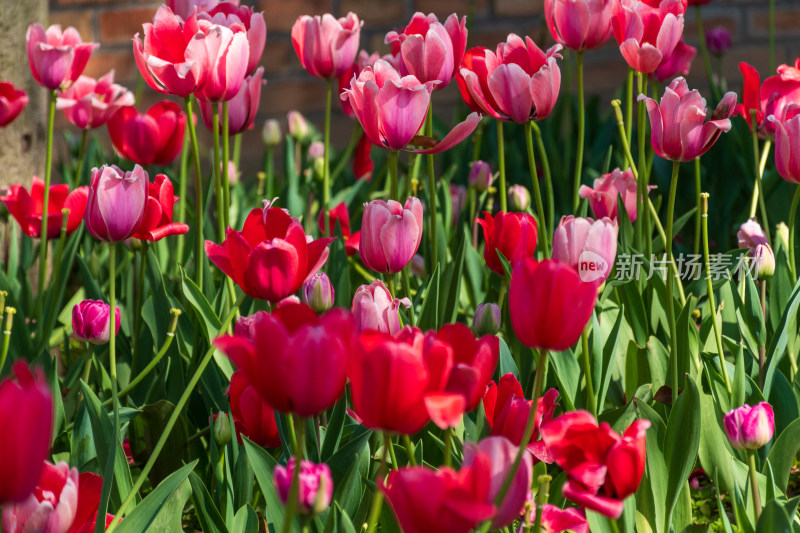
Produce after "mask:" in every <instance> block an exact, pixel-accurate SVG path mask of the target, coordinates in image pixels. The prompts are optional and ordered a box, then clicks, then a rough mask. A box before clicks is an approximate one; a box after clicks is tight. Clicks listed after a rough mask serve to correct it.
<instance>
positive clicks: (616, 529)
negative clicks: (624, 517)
mask: <svg viewBox="0 0 800 533" xmlns="http://www.w3.org/2000/svg"><path fill="white" fill-rule="evenodd" d="M608 526H609V527H610V528H611V533H619V524H617V521H616V520H614V519H613V518H609V519H608Z"/></svg>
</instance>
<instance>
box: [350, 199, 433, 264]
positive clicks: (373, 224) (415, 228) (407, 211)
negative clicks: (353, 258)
mask: <svg viewBox="0 0 800 533" xmlns="http://www.w3.org/2000/svg"><path fill="white" fill-rule="evenodd" d="M421 240H422V204H421V203H420V201H419V200H418V199H417V198H414V197H413V196H409V197H408V199H407V200H406V203H405V205H403V204H401V203H399V202H395V201H394V200H389V201H388V202H384V201H383V200H373V201H371V202H369V203H368V204H366V205H365V206H364V216H363V218H362V220H361V241H360V243H359V250H358V251H359V253H360V254H361V262H362V263H364V266H366V267H367V268H369V269H370V270H373V271H375V272H383V273H388V274H394V273H397V272H400V271H401V270H402V269H403V267H405V266H406V265H407V264H408V262H409V261H411V258H412V257H414V254H415V253H417V250H418V249H419V244H420V241H421Z"/></svg>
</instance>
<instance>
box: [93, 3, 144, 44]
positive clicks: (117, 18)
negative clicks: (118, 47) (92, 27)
mask: <svg viewBox="0 0 800 533" xmlns="http://www.w3.org/2000/svg"><path fill="white" fill-rule="evenodd" d="M153 15H155V10H154V9H152V8H150V7H137V8H128V9H115V10H110V11H103V12H101V13H100V14H99V16H98V25H99V26H100V44H123V43H129V42H131V39H133V36H134V35H135V34H137V33H142V24H144V23H145V22H152V21H153Z"/></svg>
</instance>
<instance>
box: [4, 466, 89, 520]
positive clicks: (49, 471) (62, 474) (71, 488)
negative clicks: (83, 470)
mask: <svg viewBox="0 0 800 533" xmlns="http://www.w3.org/2000/svg"><path fill="white" fill-rule="evenodd" d="M77 510H78V469H77V468H70V467H69V465H68V464H67V463H65V462H63V461H62V462H60V463H58V464H56V465H54V464H52V463H48V462H45V463H44V471H42V476H41V478H39V483H38V485H37V486H36V489H35V490H34V492H33V494H31V495H30V496H28V498H27V499H26V500H24V501H22V502H20V503H17V504H15V505H12V506H10V507H6V508H4V509H3V530H4V531H5V532H6V533H28V532H41V533H64V532H67V531H70V526H71V525H72V522H73V521H74V520H75V514H76V512H77Z"/></svg>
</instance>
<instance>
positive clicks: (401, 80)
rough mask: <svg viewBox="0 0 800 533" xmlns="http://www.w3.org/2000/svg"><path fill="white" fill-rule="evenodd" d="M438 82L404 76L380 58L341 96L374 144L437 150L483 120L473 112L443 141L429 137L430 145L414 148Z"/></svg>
mask: <svg viewBox="0 0 800 533" xmlns="http://www.w3.org/2000/svg"><path fill="white" fill-rule="evenodd" d="M433 86H434V82H427V83H424V84H423V83H421V82H420V81H419V80H418V79H417V78H415V77H414V76H412V75H410V74H409V75H408V76H404V77H401V75H400V73H399V72H398V71H397V70H396V69H395V68H394V67H393V66H392V65H390V64H389V63H388V62H386V61H385V60H383V59H379V60H378V61H376V62H375V66H373V67H369V66H368V67H365V68H364V70H363V71H361V74H359V76H358V78H353V79H352V80H351V81H350V88H349V89H345V90H344V92H343V93H342V96H341V98H342V99H343V100H344V99H347V100H349V102H350V105H351V106H352V108H353V113H354V114H355V116H356V118H357V119H358V121H359V122H360V123H361V127H363V128H364V133H365V134H366V135H367V137H368V138H369V140H370V141H372V144H374V145H376V146H382V147H384V148H387V149H389V150H408V151H410V152H415V153H418V154H433V153H438V152H442V151H444V150H448V149H450V148H452V147H453V146H455V145H457V144H458V143H460V142H461V141H463V140H464V139H466V138H467V137H468V136H469V135H470V134H471V133H472V132H473V131H475V128H477V127H478V123H479V122H480V120H481V117H480V115H478V114H477V113H472V114H470V115H469V116H468V117H467V118H466V120H464V122H461V123H460V124H458V125H457V126H456V127H455V128H453V129H452V130H451V131H450V133H448V134H447V135H446V136H445V138H444V139H442V140H441V141H438V142H437V141H436V140H434V139H427V140H426V141H425V142H427V143H429V145H430V146H432V147H430V148H424V149H410V148H406V145H407V144H409V143H411V142H412V140H413V139H414V138H415V137H416V136H417V133H418V132H419V131H420V129H421V128H422V125H423V122H424V121H425V117H426V115H427V113H428V107H429V106H430V101H431V91H432V90H433Z"/></svg>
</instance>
